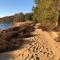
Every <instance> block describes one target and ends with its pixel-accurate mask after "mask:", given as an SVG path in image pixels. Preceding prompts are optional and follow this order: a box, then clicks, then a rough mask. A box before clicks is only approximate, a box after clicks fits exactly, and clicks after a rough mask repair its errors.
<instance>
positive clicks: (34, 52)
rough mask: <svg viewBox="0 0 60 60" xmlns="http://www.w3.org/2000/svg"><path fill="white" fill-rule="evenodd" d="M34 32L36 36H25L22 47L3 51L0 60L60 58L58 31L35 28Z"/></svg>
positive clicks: (56, 59)
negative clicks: (57, 40) (56, 39)
mask: <svg viewBox="0 0 60 60" xmlns="http://www.w3.org/2000/svg"><path fill="white" fill-rule="evenodd" d="M32 34H33V35H35V36H32V37H30V38H25V40H26V41H27V42H26V43H25V44H24V45H23V46H22V48H20V49H18V50H16V51H11V52H5V53H1V54H0V60H60V42H56V41H55V40H54V39H55V38H56V37H57V36H58V35H57V33H56V32H50V33H49V32H47V31H42V29H35V31H34V32H33V33H32ZM28 41H29V42H28Z"/></svg>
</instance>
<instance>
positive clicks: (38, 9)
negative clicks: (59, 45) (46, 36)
mask: <svg viewBox="0 0 60 60" xmlns="http://www.w3.org/2000/svg"><path fill="white" fill-rule="evenodd" d="M59 2H60V0H35V3H36V6H35V8H33V14H34V15H33V20H36V21H37V22H40V23H41V24H42V25H43V26H45V27H48V28H49V27H51V26H54V27H55V25H56V22H57V21H58V13H59V12H58V10H59V4H60V3H59Z"/></svg>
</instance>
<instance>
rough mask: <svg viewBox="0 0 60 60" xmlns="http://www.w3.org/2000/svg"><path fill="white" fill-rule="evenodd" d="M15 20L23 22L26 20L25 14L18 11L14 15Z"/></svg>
mask: <svg viewBox="0 0 60 60" xmlns="http://www.w3.org/2000/svg"><path fill="white" fill-rule="evenodd" d="M14 20H15V21H16V22H21V21H24V14H23V13H18V14H15V15H14Z"/></svg>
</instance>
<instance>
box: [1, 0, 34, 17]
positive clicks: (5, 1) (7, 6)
mask: <svg viewBox="0 0 60 60" xmlns="http://www.w3.org/2000/svg"><path fill="white" fill-rule="evenodd" d="M33 6H34V0H0V17H4V16H9V15H13V14H15V13H19V12H23V13H27V12H31V11H32V7H33Z"/></svg>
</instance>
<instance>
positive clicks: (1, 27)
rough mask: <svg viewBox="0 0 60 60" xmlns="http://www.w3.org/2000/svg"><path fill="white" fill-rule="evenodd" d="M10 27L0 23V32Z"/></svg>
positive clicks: (8, 24)
mask: <svg viewBox="0 0 60 60" xmlns="http://www.w3.org/2000/svg"><path fill="white" fill-rule="evenodd" d="M11 26H12V24H10V23H1V24H0V30H4V29H8V28H10V27H11Z"/></svg>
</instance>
